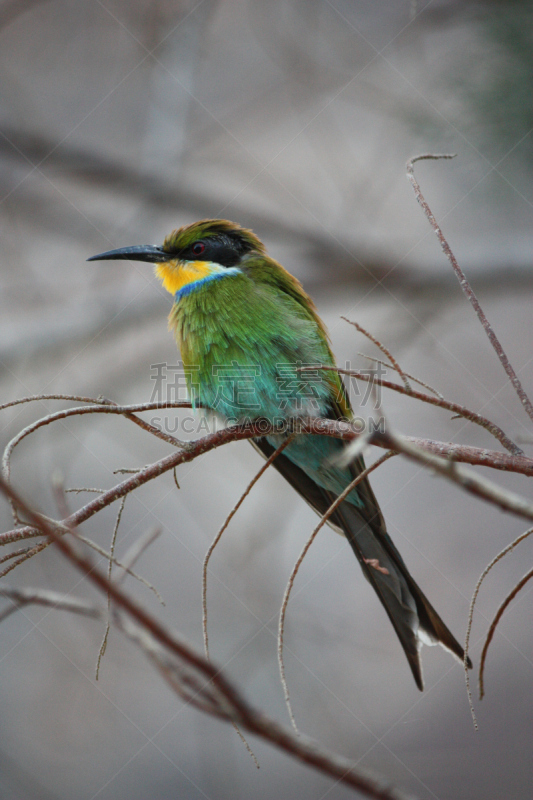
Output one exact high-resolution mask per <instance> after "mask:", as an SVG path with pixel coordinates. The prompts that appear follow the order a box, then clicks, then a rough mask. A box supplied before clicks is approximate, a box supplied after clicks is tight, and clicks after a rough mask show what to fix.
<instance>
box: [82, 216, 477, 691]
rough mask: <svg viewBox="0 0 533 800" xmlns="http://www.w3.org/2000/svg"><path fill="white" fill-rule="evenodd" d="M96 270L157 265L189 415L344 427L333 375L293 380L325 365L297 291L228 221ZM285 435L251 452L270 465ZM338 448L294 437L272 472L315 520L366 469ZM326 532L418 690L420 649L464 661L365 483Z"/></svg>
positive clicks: (116, 255)
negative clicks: (313, 420) (363, 584)
mask: <svg viewBox="0 0 533 800" xmlns="http://www.w3.org/2000/svg"><path fill="white" fill-rule="evenodd" d="M102 259H126V260H135V261H148V262H150V263H153V264H155V272H156V274H157V276H158V277H159V278H160V280H161V281H162V283H163V286H164V287H165V289H167V290H168V291H169V292H170V293H171V294H172V295H173V296H174V305H173V307H172V310H171V312H170V317H169V321H170V326H171V328H172V329H173V330H174V334H175V337H176V341H177V344H178V347H179V349H180V351H181V357H182V360H183V364H184V368H185V371H186V374H187V375H188V382H189V391H190V393H191V399H192V402H193V405H194V404H197V405H201V406H202V407H204V408H208V409H213V410H214V411H216V412H217V413H219V414H221V415H223V416H224V417H225V418H229V419H234V420H235V419H259V418H267V419H269V420H276V421H279V420H280V419H281V420H283V421H285V422H289V421H290V420H294V419H295V418H297V417H306V416H318V417H327V418H329V419H334V420H336V419H341V418H350V417H351V416H352V411H351V408H350V404H349V400H348V398H347V396H346V393H345V390H344V387H343V383H342V380H341V378H340V376H339V374H338V373H337V372H336V371H331V372H328V371H325V372H321V373H316V374H314V375H313V381H312V383H310V382H309V381H306V380H305V379H303V378H302V376H305V373H302V372H301V371H298V368H299V367H301V366H302V365H306V364H307V365H310V364H315V365H316V364H323V365H332V366H334V365H335V359H334V357H333V354H332V352H331V349H330V345H329V340H328V334H327V332H326V329H325V327H324V323H323V322H322V320H321V319H320V317H319V316H318V314H317V311H316V308H315V306H314V304H313V302H312V300H311V298H310V297H309V296H308V295H307V294H306V293H305V292H304V290H303V288H302V286H301V284H300V283H299V281H297V280H296V278H294V277H293V276H292V275H290V274H289V273H288V272H287V271H286V270H285V269H284V268H283V267H282V266H281V264H278V263H277V261H274V259H272V258H270V256H268V255H267V253H266V250H265V246H264V245H263V244H262V242H261V241H260V240H259V239H258V238H257V236H255V235H254V233H252V231H250V230H246V229H245V228H241V227H240V226H239V225H236V224H235V223H233V222H228V221H227V220H222V219H208V220H202V221H201V222H195V223H193V224H192V225H187V226H185V227H182V228H179V229H178V230H175V231H173V232H172V233H171V234H170V235H169V236H167V237H166V239H165V241H164V242H163V244H162V245H161V246H154V245H146V246H145V245H141V246H134V247H124V248H121V249H119V250H111V251H109V252H107V253H101V254H99V255H96V256H93V257H92V258H90V259H88V260H89V261H95V260H102ZM232 382H233V383H232ZM231 383H232V387H233V391H231V388H232V387H231V385H230V384H231ZM236 386H237V388H238V391H237V392H235V387H236ZM283 435H284V434H276V435H270V436H268V435H267V436H264V437H261V438H258V439H256V440H255V441H254V442H253V444H254V445H255V447H256V448H257V449H258V450H260V451H261V453H262V454H263V456H265V457H268V456H270V455H271V454H272V453H273V452H274V451H275V450H276V448H277V447H278V446H279V445H280V442H281V441H283V438H282V437H283ZM285 435H286V434H285ZM345 447H346V445H345V444H344V443H343V442H342V441H340V440H339V439H334V438H331V437H328V436H319V435H305V434H299V435H296V436H295V437H294V438H293V439H292V441H291V442H290V443H289V444H288V446H287V447H286V448H285V450H284V451H283V452H282V453H281V454H280V455H279V456H278V457H277V458H276V460H275V462H274V466H275V467H276V469H278V470H279V472H281V474H282V475H283V477H284V478H286V479H287V480H288V482H289V483H290V484H291V485H292V486H293V487H294V488H295V489H296V491H297V492H299V494H300V495H301V496H302V497H303V498H304V500H306V501H307V502H308V503H309V505H310V506H311V507H312V508H313V509H314V510H315V511H316V512H317V513H318V514H320V515H323V514H324V513H325V512H326V511H327V509H328V508H329V506H330V505H331V504H332V502H333V501H334V500H335V498H336V497H337V496H338V495H339V494H340V492H341V491H342V490H343V489H344V488H345V487H346V486H347V485H348V484H349V483H350V482H351V481H352V480H353V479H354V477H355V476H357V475H358V474H359V473H360V472H361V471H362V470H363V469H364V462H363V459H362V458H360V457H359V458H357V459H356V460H355V462H352V463H351V464H349V465H348V466H344V465H343V462H342V458H341V456H342V453H343V449H344V448H345ZM329 522H330V524H331V525H332V526H333V527H334V528H335V529H336V530H338V531H339V532H340V533H343V534H344V535H345V536H346V538H347V539H348V541H349V543H350V545H351V546H352V548H353V550H354V553H355V555H356V557H357V560H358V561H359V564H360V566H361V569H362V570H363V573H364V575H365V577H366V578H367V579H368V580H369V582H370V583H371V584H372V586H373V587H374V589H375V591H376V593H377V595H378V597H379V599H380V600H381V602H382V603H383V606H384V607H385V611H386V612H387V614H388V615H389V618H390V620H391V622H392V624H393V626H394V629H395V631H396V633H397V635H398V638H399V639H400V642H401V644H402V647H403V649H404V651H405V655H406V656H407V660H408V661H409V666H410V667H411V670H412V672H413V675H414V678H415V681H416V684H417V686H418V688H419V689H422V688H423V681H422V667H421V663H420V654H419V651H420V646H421V644H422V643H426V644H437V643H440V644H441V645H443V646H444V647H445V648H446V649H448V650H450V651H451V652H452V653H453V654H454V655H455V656H457V658H459V659H460V660H461V661H462V660H463V657H464V654H463V649H462V647H461V646H460V644H459V643H458V642H457V641H456V639H455V638H454V636H453V635H452V634H451V633H450V631H449V630H448V628H447V627H446V625H445V624H444V622H443V621H442V620H441V618H440V617H439V615H438V614H437V612H436V611H435V610H434V608H433V607H432V606H431V604H430V603H429V601H428V600H427V599H426V597H425V595H424V594H423V593H422V591H421V590H420V589H419V587H418V586H417V584H416V583H415V581H414V580H413V578H412V577H411V575H410V574H409V572H408V570H407V567H406V566H405V564H404V562H403V559H402V557H401V556H400V554H399V552H398V550H397V549H396V547H395V546H394V544H393V543H392V540H391V539H390V537H389V535H388V533H387V529H386V527H385V521H384V519H383V516H382V514H381V511H380V508H379V506H378V504H377V501H376V498H375V497H374V493H373V492H372V489H371V488H370V484H369V482H368V480H366V479H365V480H364V481H363V482H362V483H360V484H359V485H358V486H357V487H356V488H355V489H353V490H352V492H351V493H350V494H349V495H348V496H347V498H346V499H345V500H344V501H343V502H342V504H341V505H340V506H339V507H338V509H337V510H336V511H335V512H334V514H333V515H332V517H331V518H330V520H329Z"/></svg>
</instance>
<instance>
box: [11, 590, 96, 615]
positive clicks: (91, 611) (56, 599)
mask: <svg viewBox="0 0 533 800" xmlns="http://www.w3.org/2000/svg"><path fill="white" fill-rule="evenodd" d="M0 597H4V598H5V599H6V600H10V601H11V605H10V606H8V607H7V608H5V609H4V610H3V611H2V612H1V613H0V622H3V621H4V620H5V619H6V617H8V616H9V615H10V614H12V613H13V612H14V611H17V610H18V609H19V608H23V607H24V606H30V605H36V606H47V607H48V608H54V609H56V610H58V611H68V612H69V613H71V614H81V615H82V616H84V617H91V618H92V619H103V618H104V611H103V609H102V608H98V606H95V605H93V604H92V603H87V602H85V600H80V599H78V598H76V597H69V596H67V595H63V594H60V593H59V592H51V591H48V590H44V589H18V588H15V587H12V586H4V585H2V586H0Z"/></svg>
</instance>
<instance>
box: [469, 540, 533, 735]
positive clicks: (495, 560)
mask: <svg viewBox="0 0 533 800" xmlns="http://www.w3.org/2000/svg"><path fill="white" fill-rule="evenodd" d="M532 533H533V528H529V529H528V530H527V531H525V532H524V533H521V534H520V536H518V537H517V538H516V539H515V540H514V541H513V542H511V544H508V545H507V547H504V548H503V550H500V552H499V553H498V555H496V556H494V558H493V559H492V561H491V562H490V564H487V566H486V567H485V569H484V570H483V572H482V573H481V575H480V576H479V578H478V582H477V583H476V587H475V589H474V594H473V595H472V599H471V601H470V608H469V610H468V622H467V625H466V636H465V657H464V669H465V681H466V691H467V695H468V704H469V706H470V713H471V714H472V720H473V722H474V728H475V729H476V730H477V729H478V725H477V719H476V714H475V711H474V705H473V702H472V692H471V689H470V675H469V669H468V648H469V646H470V634H471V632H472V624H473V621H474V607H475V605H476V601H477V596H478V594H479V590H480V589H481V584H482V583H483V581H484V580H485V578H486V577H487V575H488V574H489V572H490V571H491V569H492V568H493V567H494V565H495V564H497V563H498V561H501V559H502V558H504V556H506V555H507V554H508V553H510V552H511V551H512V550H514V549H515V547H516V546H517V545H518V544H520V542H523V541H524V539H527V538H528V536H531V534H532Z"/></svg>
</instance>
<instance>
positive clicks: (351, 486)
mask: <svg viewBox="0 0 533 800" xmlns="http://www.w3.org/2000/svg"><path fill="white" fill-rule="evenodd" d="M359 441H360V442H361V450H362V449H363V448H364V447H365V445H366V442H364V441H362V437H361V439H360V440H359ZM394 455H396V453H393V452H392V451H391V450H389V452H388V453H385V454H384V455H382V456H381V457H380V458H378V460H377V461H375V462H374V464H372V465H371V466H370V467H367V468H366V469H365V470H363V471H362V472H360V473H359V475H358V476H357V477H356V478H354V480H353V481H352V482H351V483H350V484H348V486H347V487H346V489H344V491H343V492H341V494H340V495H339V496H338V497H337V499H336V500H335V502H334V503H332V504H331V505H330V507H329V508H328V510H327V511H326V513H325V514H324V515H323V516H322V517H321V518H320V521H319V523H318V525H317V526H316V527H315V529H314V530H313V532H312V533H311V536H310V537H309V539H308V540H307V542H306V543H305V546H304V548H303V550H302V552H301V553H300V555H299V556H298V559H297V561H296V564H295V565H294V568H293V570H292V572H291V574H290V577H289V581H288V583H287V586H286V588H285V593H284V595H283V601H282V604H281V610H280V614H279V623H278V665H279V674H280V679H281V685H282V686H283V692H284V695H285V705H286V706H287V711H288V713H289V717H290V720H291V725H292V727H293V728H294V730H295V732H296V733H298V727H297V725H296V720H295V719H294V714H293V712H292V705H291V700H290V695H289V686H288V684H287V679H286V676H285V664H284V661H283V636H284V633H285V616H286V612H287V605H288V603H289V597H290V593H291V591H292V587H293V584H294V581H295V578H296V575H297V574H298V570H299V569H300V565H301V563H302V561H303V560H304V558H305V556H306V554H307V551H308V550H309V548H310V547H311V545H312V544H313V542H314V540H315V538H316V536H317V534H318V532H319V531H320V530H321V528H323V526H324V525H325V524H326V522H327V521H328V519H329V518H330V517H331V515H332V514H333V513H334V511H335V510H336V509H337V508H338V507H339V506H340V504H341V503H342V502H343V500H344V499H345V498H346V497H347V496H348V495H349V494H350V492H351V491H352V490H353V489H354V488H355V487H356V486H357V484H359V483H361V481H362V480H364V479H365V478H366V477H367V475H369V474H370V473H371V472H373V471H374V470H375V469H377V468H378V467H379V466H381V464H383V462H384V461H387V459H389V458H391V457H392V456H394ZM356 456H357V453H354V454H353V457H354V458H355V457H356Z"/></svg>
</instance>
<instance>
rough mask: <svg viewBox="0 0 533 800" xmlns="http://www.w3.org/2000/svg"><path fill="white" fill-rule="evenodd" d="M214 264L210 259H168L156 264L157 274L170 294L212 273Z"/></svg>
mask: <svg viewBox="0 0 533 800" xmlns="http://www.w3.org/2000/svg"><path fill="white" fill-rule="evenodd" d="M213 267H214V265H213V264H211V262H210V261H182V262H179V261H178V260H177V259H176V260H175V261H166V262H165V263H164V264H156V267H155V274H156V275H157V277H158V278H159V280H160V281H161V283H162V284H163V286H164V287H165V289H166V290H167V292H170V294H172V295H174V294H176V292H179V290H180V289H183V287H184V286H188V285H189V284H190V283H196V281H201V280H202V279H203V278H207V276H208V275H211V273H212V272H213V271H214V270H213Z"/></svg>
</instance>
